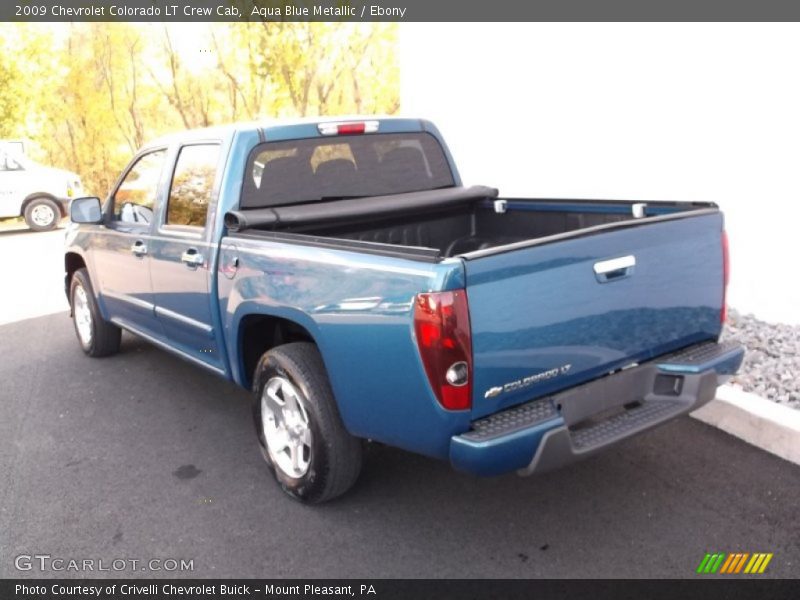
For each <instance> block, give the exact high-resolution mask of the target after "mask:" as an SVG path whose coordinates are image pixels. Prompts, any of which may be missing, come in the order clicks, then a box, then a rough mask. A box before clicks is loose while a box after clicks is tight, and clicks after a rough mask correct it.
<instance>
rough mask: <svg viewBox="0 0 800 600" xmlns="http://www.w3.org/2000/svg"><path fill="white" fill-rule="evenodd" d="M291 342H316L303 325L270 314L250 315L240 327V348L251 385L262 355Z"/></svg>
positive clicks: (244, 377) (244, 375)
mask: <svg viewBox="0 0 800 600" xmlns="http://www.w3.org/2000/svg"><path fill="white" fill-rule="evenodd" d="M290 342H312V343H315V342H314V338H313V337H312V335H311V334H310V333H309V332H308V330H307V329H306V328H305V327H303V326H302V325H300V324H298V323H295V322H294V321H290V320H289V319H282V318H280V317H273V316H269V315H248V316H246V317H244V318H243V319H242V323H241V325H240V328H239V349H240V351H241V356H242V366H243V367H244V373H243V379H246V383H247V385H248V386H249V385H250V383H251V381H252V378H253V373H254V372H255V370H256V365H258V361H259V359H260V358H261V356H262V355H263V354H264V353H265V352H267V351H268V350H271V349H272V348H275V347H276V346H280V345H281V344H288V343H290Z"/></svg>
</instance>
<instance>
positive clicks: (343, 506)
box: [0, 231, 800, 577]
mask: <svg viewBox="0 0 800 600" xmlns="http://www.w3.org/2000/svg"><path fill="white" fill-rule="evenodd" d="M59 236H62V237H63V231H61V232H59V231H56V232H52V233H48V234H37V235H36V237H33V236H32V235H29V234H23V233H16V234H0V256H4V257H6V258H5V259H0V268H2V272H0V275H2V281H3V285H2V290H3V292H2V294H1V296H2V299H0V313H1V314H3V315H13V318H7V319H6V320H5V321H4V322H3V323H4V324H0V357H2V358H1V359H0V577H20V576H22V577H28V576H30V577H42V576H44V577H50V576H65V575H66V576H85V575H90V576H103V575H106V574H107V575H113V576H120V575H122V576H146V577H154V576H155V577H158V576H165V575H168V576H172V577H175V576H190V577H697V575H695V569H696V568H697V565H698V564H699V563H700V561H701V559H702V558H703V556H704V554H705V553H706V552H771V553H774V558H773V559H772V562H771V563H770V565H769V568H768V569H767V572H766V573H765V575H763V576H775V577H778V576H782V577H794V576H797V574H798V565H800V535H798V523H800V501H799V499H800V467H797V466H796V465H793V464H791V463H788V462H786V461H783V460H781V459H779V458H776V457H773V456H772V455H769V454H767V453H765V452H763V451H761V450H759V449H757V448H754V447H752V446H749V445H747V444H745V443H744V442H741V441H739V440H737V439H736V438H733V437H731V436H729V435H727V434H725V433H722V432H720V431H718V430H716V429H713V428H711V427H709V426H707V425H704V424H702V423H699V422H697V421H694V420H692V419H690V418H688V417H687V418H683V419H680V420H678V421H675V422H672V423H670V424H668V425H666V426H665V427H662V428H660V429H658V430H656V431H653V432H651V433H649V434H646V435H643V436H640V437H638V438H635V439H633V440H630V441H628V442H625V443H623V444H620V445H618V446H617V447H615V448H614V449H612V450H610V451H608V452H606V453H604V454H602V455H600V456H597V457H595V458H592V459H590V460H587V461H585V462H583V463H579V464H577V465H575V466H573V467H570V468H568V469H565V470H562V471H558V472H554V473H551V474H547V475H544V476H539V477H536V478H528V479H523V478H518V477H516V476H515V475H509V476H504V477H499V478H493V479H478V478H474V477H471V476H467V475H463V474H459V473H456V472H454V471H452V470H451V469H450V467H449V466H448V465H447V464H445V463H442V462H439V461H436V460H432V459H428V458H425V457H421V456H416V455H412V454H409V453H405V452H402V451H399V450H394V449H390V448H386V447H383V446H380V445H374V446H372V447H371V448H370V451H369V453H368V458H367V461H366V464H365V468H364V471H363V474H362V477H361V480H360V481H359V483H358V484H357V485H356V487H355V488H354V489H353V490H352V491H351V492H350V493H349V494H348V495H347V496H345V497H344V498H342V499H340V500H338V501H336V502H333V503H330V504H326V505H322V506H316V507H307V506H302V505H300V504H297V503H295V502H293V501H291V500H289V499H288V498H286V497H284V495H283V494H282V493H281V492H280V490H279V489H278V487H277V486H276V485H275V484H274V483H273V482H272V480H271V478H270V476H269V473H268V472H267V469H266V467H265V465H264V464H263V463H262V459H261V457H260V456H259V452H258V449H257V446H256V442H255V436H254V433H253V425H252V417H251V413H250V397H249V394H248V393H247V392H245V391H243V390H241V389H238V388H236V387H235V386H233V385H232V384H230V383H227V382H225V381H222V380H220V379H217V378H215V377H214V376H212V375H209V374H207V373H205V372H203V371H201V370H198V369H197V368H195V367H193V366H191V365H189V364H187V363H185V362H183V361H181V360H180V359H177V358H174V357H172V356H171V355H169V354H167V353H165V352H163V351H161V350H158V349H156V348H154V347H152V346H150V345H148V344H147V343H146V342H144V341H140V340H138V339H136V338H134V337H133V336H130V335H124V336H123V344H122V351H121V353H120V354H119V355H117V356H114V357H111V358H106V359H90V358H87V357H85V356H84V355H83V354H82V353H81V351H80V350H79V347H78V344H77V342H76V340H75V336H74V332H73V330H72V324H71V322H70V320H69V319H68V317H67V314H66V312H64V311H62V310H60V307H59V305H58V304H57V302H59V301H60V300H61V299H63V288H62V286H63V284H62V282H61V281H59V280H56V281H51V279H52V278H53V272H54V271H57V270H58V269H57V268H55V267H53V265H54V264H60V262H59V261H60V256H58V255H57V243H56V242H54V241H53V240H58V239H60V237H59ZM40 237H41V242H40V241H39V239H40ZM51 238H52V239H51ZM32 248H39V249H40V250H41V252H31V249H32ZM23 250H24V251H27V252H28V253H29V254H28V255H27V257H26V261H27V262H26V263H25V264H24V265H20V266H19V267H14V265H15V264H16V261H14V260H11V259H10V258H9V257H14V256H20V252H22V251H23ZM53 261H55V262H53ZM17 269H22V270H23V271H24V272H25V273H26V274H25V275H20V276H19V277H21V278H22V280H23V281H28V282H29V283H28V284H27V285H19V284H18V283H17V282H18V281H19V280H20V279H19V278H18V274H19V271H18V270H17ZM29 270H30V271H31V273H33V274H35V273H40V274H41V277H42V278H45V277H46V278H50V279H48V280H47V281H46V282H43V281H39V280H35V278H34V276H33V275H32V274H31V273H29V272H28V271H29ZM35 294H47V295H48V298H46V299H41V298H40V299H36V298H32V295H35ZM55 294H61V297H60V298H56V297H50V295H55ZM26 306H28V307H29V308H28V309H25V307H26ZM31 307H32V308H31ZM42 307H44V308H42ZM48 307H52V310H58V312H55V313H52V314H40V315H39V316H34V315H33V314H31V315H29V316H30V318H21V317H22V316H25V314H26V313H25V310H28V312H29V313H30V312H31V311H40V312H47V308H48ZM376 401H380V399H376ZM424 426H425V424H424V423H420V427H424ZM33 554H48V555H51V556H52V557H54V558H55V557H61V558H65V559H78V560H82V559H95V560H99V559H103V560H104V561H106V562H110V561H112V560H114V559H118V558H119V559H126V560H130V559H135V560H139V561H148V560H150V559H154V558H155V559H170V558H171V559H176V560H180V559H184V560H191V561H193V570H192V571H186V572H169V573H166V572H163V571H161V572H158V571H156V572H152V571H147V572H140V571H139V568H137V570H131V569H127V570H125V571H123V572H121V573H114V572H111V573H97V572H95V573H74V572H54V571H46V572H41V571H39V570H37V569H35V568H34V569H32V570H31V571H18V570H17V568H16V567H15V557H17V556H19V555H33Z"/></svg>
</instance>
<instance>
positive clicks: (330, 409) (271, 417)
mask: <svg viewBox="0 0 800 600" xmlns="http://www.w3.org/2000/svg"><path fill="white" fill-rule="evenodd" d="M287 384H288V385H287ZM253 395H254V401H253V417H254V419H255V425H256V434H257V435H258V443H259V447H260V449H261V454H262V456H263V457H264V460H265V461H266V463H267V465H268V466H269V468H270V470H271V471H272V474H273V475H274V477H275V480H276V481H277V482H278V484H279V485H280V486H281V488H282V489H283V491H284V492H286V493H287V494H288V495H289V496H291V497H292V498H294V499H295V500H298V501H300V502H306V503H321V502H326V501H328V500H332V499H333V498H336V497H337V496H341V495H342V494H344V493H345V492H346V491H347V490H349V489H350V488H351V487H352V486H353V484H354V483H355V482H356V480H357V479H358V475H359V473H360V472H361V464H362V443H361V440H359V439H358V438H356V437H354V436H352V435H350V434H349V433H348V432H347V430H346V429H345V428H344V425H343V423H342V419H341V417H340V416H339V410H338V408H337V406H336V401H335V399H334V397H333V392H332V391H331V386H330V383H329V381H328V375H327V373H326V372H325V366H324V364H323V363H322V357H321V356H320V354H319V351H318V350H317V347H316V346H315V345H314V344H311V343H308V342H295V343H291V344H285V345H283V346H278V347H277V348H273V349H272V350H270V351H269V352H267V353H266V354H264V355H263V356H262V357H261V360H260V361H259V362H258V366H257V367H256V373H255V377H254V378H253ZM276 398H277V400H282V401H283V404H282V405H281V404H280V402H278V401H277V400H276ZM295 458H296V459H295Z"/></svg>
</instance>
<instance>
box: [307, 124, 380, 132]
mask: <svg viewBox="0 0 800 600" xmlns="http://www.w3.org/2000/svg"><path fill="white" fill-rule="evenodd" d="M378 126H379V123H378V121H352V122H348V123H320V124H319V125H317V129H319V132H320V133H321V134H322V135H360V134H362V133H375V132H376V131H378Z"/></svg>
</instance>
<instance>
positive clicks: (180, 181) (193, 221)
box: [166, 144, 220, 227]
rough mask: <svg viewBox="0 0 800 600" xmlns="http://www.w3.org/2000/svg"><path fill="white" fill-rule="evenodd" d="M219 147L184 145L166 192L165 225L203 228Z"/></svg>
mask: <svg viewBox="0 0 800 600" xmlns="http://www.w3.org/2000/svg"><path fill="white" fill-rule="evenodd" d="M219 149H220V147H219V144H197V145H192V146H184V147H183V148H181V151H180V154H178V160H177V162H176V163H175V173H174V174H173V176H172V185H171V186H170V190H169V201H168V204H167V219H166V224H167V225H187V226H190V227H205V225H206V215H207V214H208V205H209V204H210V203H211V193H212V191H213V189H214V178H215V176H216V174H217V161H218V159H219Z"/></svg>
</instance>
